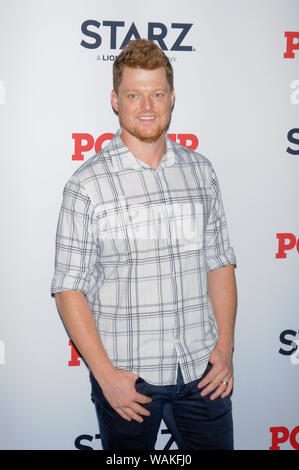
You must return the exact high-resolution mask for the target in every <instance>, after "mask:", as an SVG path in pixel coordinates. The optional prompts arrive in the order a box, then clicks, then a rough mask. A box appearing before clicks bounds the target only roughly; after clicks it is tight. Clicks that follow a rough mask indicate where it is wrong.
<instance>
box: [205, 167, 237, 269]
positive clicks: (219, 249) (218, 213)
mask: <svg viewBox="0 0 299 470" xmlns="http://www.w3.org/2000/svg"><path fill="white" fill-rule="evenodd" d="M211 186H212V193H213V202H212V206H211V210H210V215H209V220H208V223H207V226H206V230H205V256H206V269H207V271H211V270H213V269H218V268H223V267H224V266H227V265H229V264H234V265H235V266H236V257H235V253H234V249H233V248H232V247H231V246H230V241H229V236H228V230H227V222H226V217H225V212H224V207H223V202H222V198H221V191H220V187H219V182H218V179H217V176H216V174H215V171H214V169H213V167H212V171H211Z"/></svg>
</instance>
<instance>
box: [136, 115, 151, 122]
mask: <svg viewBox="0 0 299 470" xmlns="http://www.w3.org/2000/svg"><path fill="white" fill-rule="evenodd" d="M137 119H138V121H140V122H145V123H147V122H148V123H152V122H154V121H155V120H156V116H152V115H150V116H138V117H137Z"/></svg>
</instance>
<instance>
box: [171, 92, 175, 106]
mask: <svg viewBox="0 0 299 470" xmlns="http://www.w3.org/2000/svg"><path fill="white" fill-rule="evenodd" d="M174 101H175V91H174V88H173V89H172V92H171V107H172V108H173V105H174Z"/></svg>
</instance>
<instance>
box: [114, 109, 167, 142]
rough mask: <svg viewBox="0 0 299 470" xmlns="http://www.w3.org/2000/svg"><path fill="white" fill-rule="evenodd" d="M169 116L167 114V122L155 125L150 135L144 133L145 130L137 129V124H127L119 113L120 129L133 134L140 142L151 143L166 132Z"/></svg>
mask: <svg viewBox="0 0 299 470" xmlns="http://www.w3.org/2000/svg"><path fill="white" fill-rule="evenodd" d="M170 118H171V115H170V116H169V118H168V120H167V122H166V123H165V124H164V125H159V126H157V127H155V129H154V130H153V131H152V132H151V133H150V135H146V132H141V131H139V129H138V127H137V126H136V127H134V126H132V127H129V126H127V125H126V123H125V122H124V120H123V119H122V117H121V115H120V114H119V123H120V126H121V128H122V129H125V130H126V131H127V132H128V133H129V134H131V135H132V136H134V137H135V138H136V139H138V140H140V141H141V142H145V143H147V144H151V143H153V142H156V141H157V140H158V139H159V138H160V137H161V136H162V135H163V134H165V133H166V131H167V129H168V127H169V124H170Z"/></svg>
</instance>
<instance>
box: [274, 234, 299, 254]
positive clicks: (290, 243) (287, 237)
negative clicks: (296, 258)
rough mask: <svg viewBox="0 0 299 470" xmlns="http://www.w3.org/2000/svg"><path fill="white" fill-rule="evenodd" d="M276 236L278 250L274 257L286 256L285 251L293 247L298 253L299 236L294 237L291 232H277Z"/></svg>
mask: <svg viewBox="0 0 299 470" xmlns="http://www.w3.org/2000/svg"><path fill="white" fill-rule="evenodd" d="M276 238H278V251H277V253H276V254H275V257H276V258H286V257H287V254H286V251H290V250H293V249H294V248H295V247H296V249H297V251H298V253H299V238H298V240H297V238H296V237H295V235H293V234H292V233H277V234H276Z"/></svg>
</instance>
